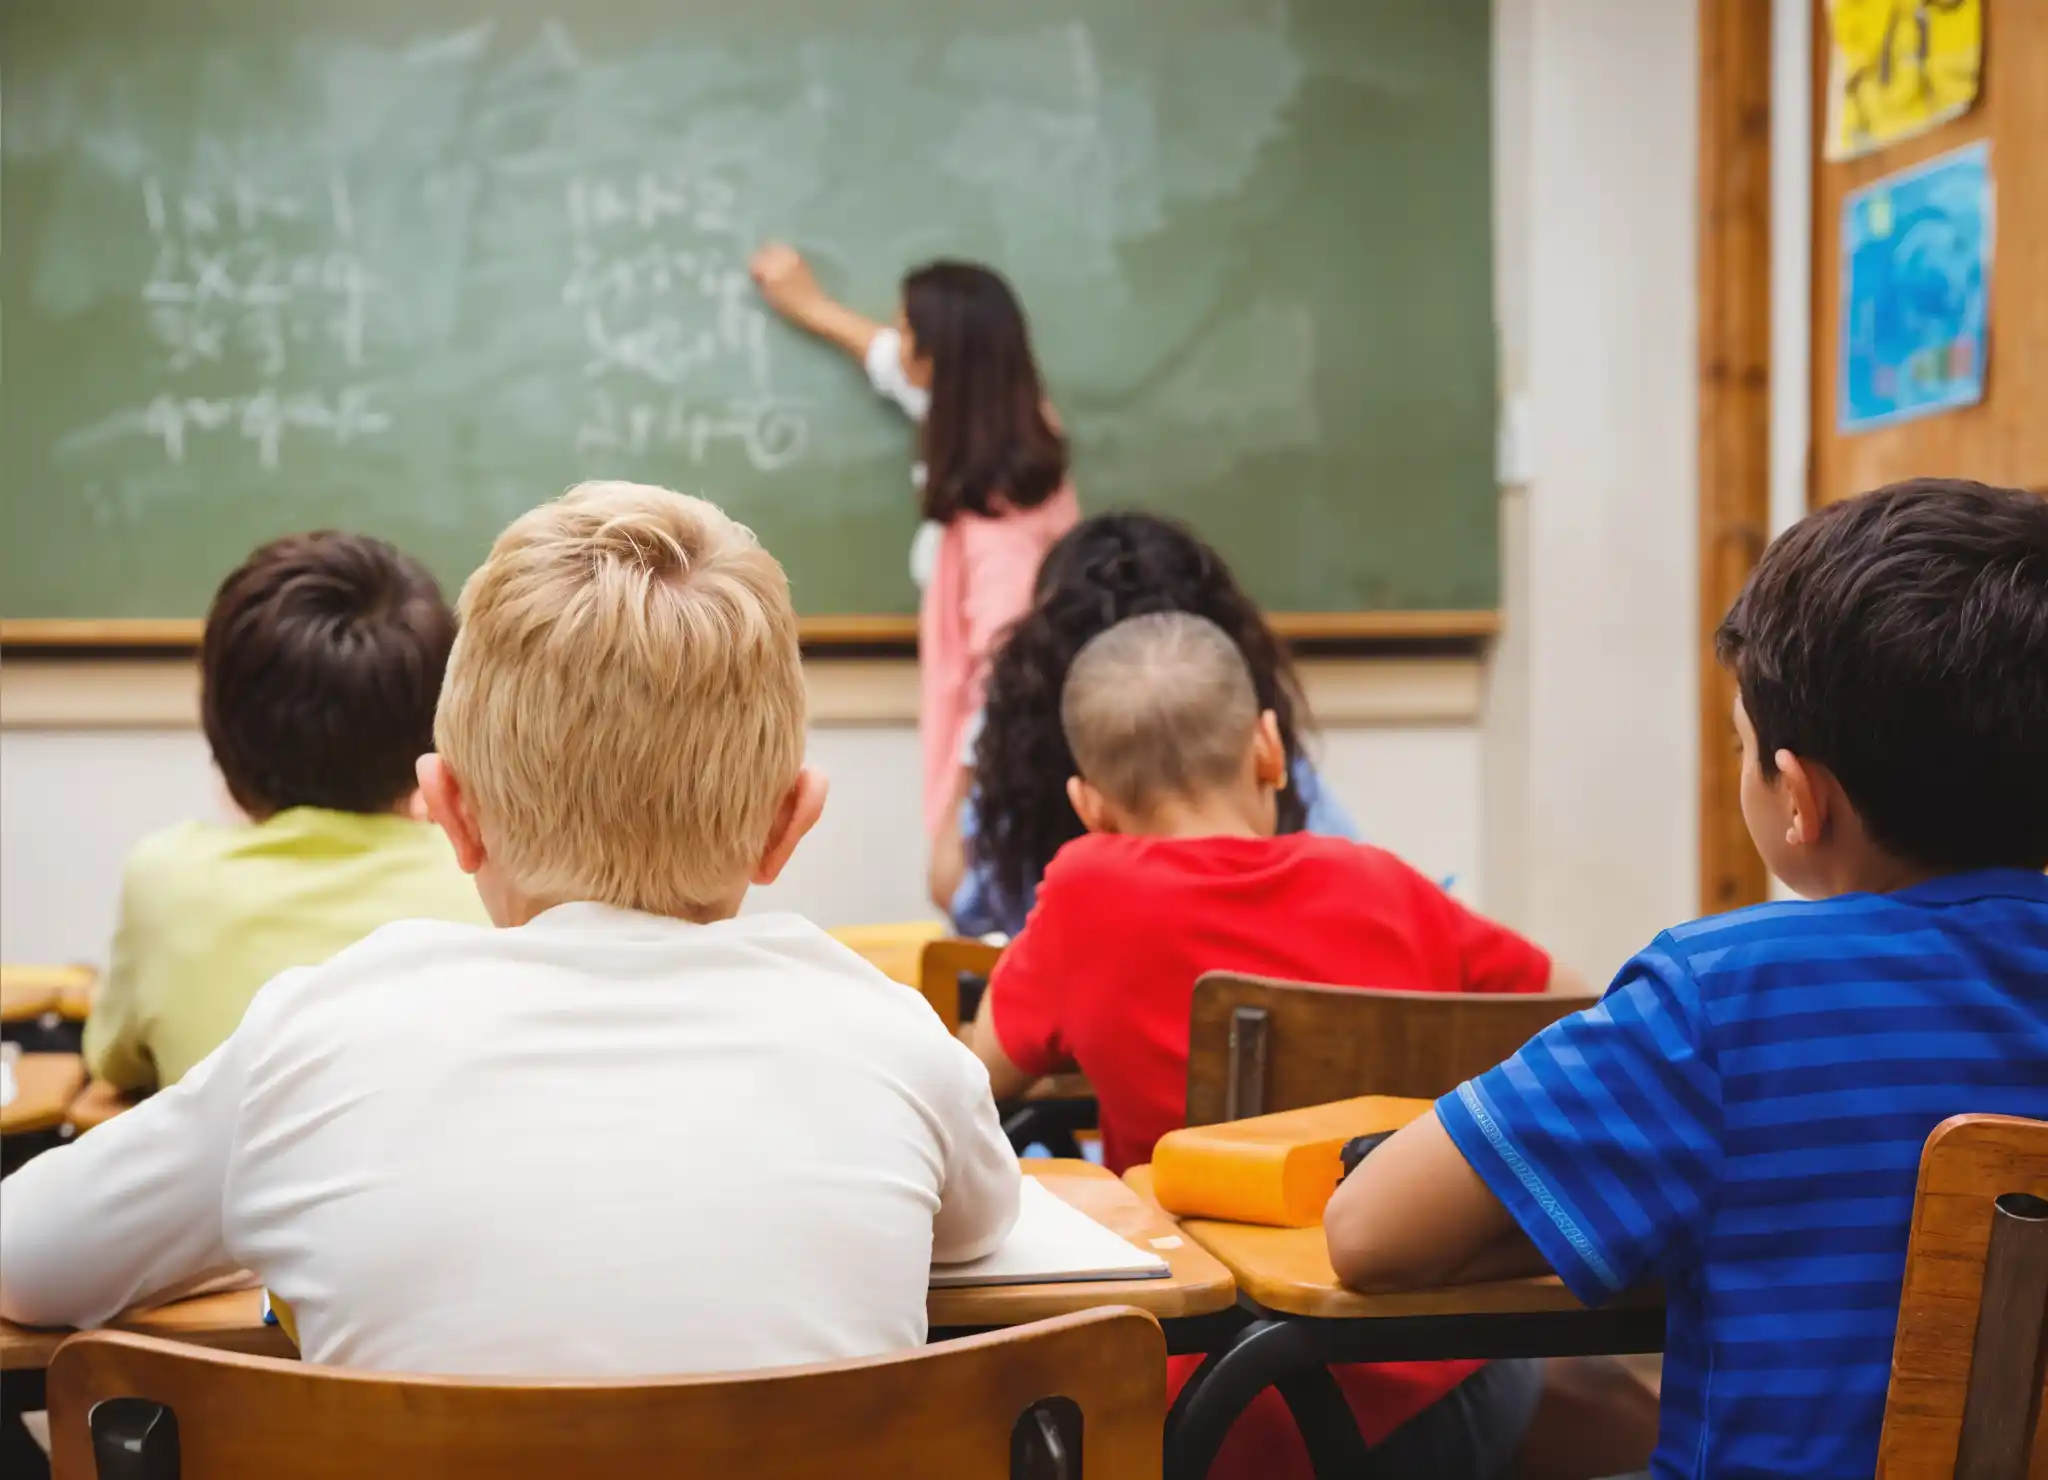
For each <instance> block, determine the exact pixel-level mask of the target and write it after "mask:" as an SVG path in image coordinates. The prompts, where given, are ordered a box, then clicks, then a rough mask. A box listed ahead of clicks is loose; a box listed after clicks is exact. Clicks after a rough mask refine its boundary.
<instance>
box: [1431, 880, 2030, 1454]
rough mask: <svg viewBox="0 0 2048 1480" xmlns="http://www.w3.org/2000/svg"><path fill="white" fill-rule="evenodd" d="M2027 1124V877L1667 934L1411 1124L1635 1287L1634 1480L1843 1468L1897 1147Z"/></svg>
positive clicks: (1874, 1388) (1880, 1275)
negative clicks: (1649, 1369)
mask: <svg viewBox="0 0 2048 1480" xmlns="http://www.w3.org/2000/svg"><path fill="white" fill-rule="evenodd" d="M1974 1112H1986V1113H1997V1114H2005V1115H2023V1116H2028V1117H2032V1118H2035V1119H2048V879H2044V878H2043V877H2042V876H2041V875H2039V874H2031V873H2025V872H2022V871H2019V870H1997V871H1986V872H1981V873H1971V874H1957V875H1951V876H1948V877H1945V878H1940V879H1936V880H1933V881H1931V882H1929V883H1925V884H1920V885H1916V886H1914V887H1913V888H1910V889H1903V890H1900V891H1899V892H1897V893H1895V894H1852V895H1844V896H1841V897H1839V898H1836V899H1829V900H1822V901H1817V902H1810V903H1809V902H1798V903H1786V904H1767V905H1760V906H1758V907H1757V908H1754V909H1748V910H1741V911H1738V912H1737V913H1734V914H1729V915H1720V916H1716V917H1714V918H1711V919H1706V920H1699V921H1695V922H1694V923H1692V924H1690V925H1684V926H1681V927H1679V928H1678V929H1676V930H1671V931H1667V932H1666V933H1665V934H1663V935H1661V936H1659V937H1658V938H1657V939H1656V940H1655V941H1653V942H1652V943H1651V945H1650V947H1649V948H1648V949H1647V950H1645V951H1644V952H1643V953H1642V954H1641V955H1639V956H1637V957H1636V958H1635V959H1634V960H1633V961H1631V962H1630V963H1629V964H1628V965H1627V966H1626V967H1625V968H1624V969H1623V970H1622V973H1621V975H1620V976H1619V977H1618V978H1616V980H1615V983H1614V985H1613V986H1612V987H1611V988H1609V989H1608V992H1607V995H1606V996H1605V997H1603V998H1602V999H1601V1001H1600V1004H1599V1005H1598V1006H1597V1007H1593V1008H1590V1009H1588V1010H1587V1011H1585V1012H1582V1013H1579V1014H1577V1015H1576V1016H1573V1017H1569V1018H1566V1019H1564V1020H1563V1021H1562V1022H1560V1023H1558V1024H1556V1025H1555V1026H1554V1027H1551V1028H1549V1029H1547V1030H1546V1031H1544V1032H1543V1033H1541V1034H1540V1035H1538V1036H1537V1037H1536V1038H1534V1039H1532V1040H1531V1041H1530V1042H1529V1043H1528V1044H1527V1045H1525V1046H1524V1047H1523V1049H1522V1050H1521V1052H1520V1053H1518V1054H1516V1055H1515V1056H1514V1057H1513V1058H1512V1059H1510V1060H1508V1062H1507V1063H1505V1064H1503V1065H1501V1066H1500V1067H1499V1068H1497V1069H1494V1070H1492V1071H1491V1072H1489V1073H1486V1074H1483V1075H1481V1076H1480V1077H1479V1078H1477V1079H1474V1080H1471V1081H1469V1082H1468V1083H1466V1084H1464V1085H1461V1086H1460V1087H1459V1088H1458V1089H1457V1090H1456V1091H1454V1092H1453V1093H1451V1094H1448V1095H1446V1096H1444V1098H1443V1099H1442V1100H1440V1101H1439V1102H1438V1103H1437V1115H1438V1117H1439V1118H1440V1119H1441V1120H1442V1122H1443V1125H1444V1128H1445V1130H1447V1131H1448V1132H1449V1133H1450V1136H1451V1139H1452V1140H1453V1141H1455V1142H1456V1143H1457V1145H1458V1149H1459V1150H1460V1151H1461V1152H1463V1153H1464V1155H1465V1159H1466V1160H1467V1161H1469V1162H1470V1163H1471V1164H1472V1167H1473V1169H1474V1170H1475V1171H1476V1172H1478V1173H1479V1175H1480V1176H1481V1177H1482V1178H1484V1179H1485V1181H1486V1184H1487V1186H1489V1187H1490V1188H1492V1189H1493V1192H1494V1194H1495V1195H1496V1196H1498V1197H1499V1198H1500V1200H1501V1201H1502V1202H1503V1203H1504V1204H1506V1206H1507V1208H1508V1210H1509V1211H1510V1212H1511V1213H1512V1214H1513V1215H1514V1217H1515V1219H1516V1221H1517V1222H1518V1223H1520V1224H1521V1226H1522V1228H1523V1229H1524V1231H1526V1232H1527V1233H1528V1235H1529V1237H1530V1238H1531V1239H1532V1240H1534V1242H1535V1244H1536V1247H1537V1248H1538V1249H1540V1250H1542V1252H1543V1254H1544V1256H1545V1257H1546V1258H1547V1259H1548V1260H1549V1261H1550V1263H1551V1265H1552V1266H1553V1267H1554V1268H1555V1269H1556V1270H1557V1272H1558V1274H1559V1275H1561V1276H1562V1277H1563V1279H1564V1282H1565V1283H1566V1284H1567V1285H1569V1286H1570V1287H1571V1290H1572V1293H1573V1294H1575V1295H1577V1296H1578V1297H1579V1298H1580V1299H1581V1300H1583V1301H1585V1302H1587V1303H1588V1304H1594V1303H1597V1302H1599V1301H1602V1300H1605V1299H1606V1298H1607V1297H1609V1296H1611V1295H1613V1294H1615V1293H1616V1292H1618V1291H1620V1290H1622V1289H1625V1288H1627V1287H1628V1286H1630V1285H1633V1284H1636V1283H1638V1282H1641V1281H1646V1280H1651V1279H1662V1280H1663V1281H1664V1283H1665V1289H1666V1292H1667V1294H1668V1297H1669V1302H1670V1304H1669V1313H1668V1317H1667V1328H1666V1348H1665V1361H1664V1390H1663V1417H1662V1425H1661V1430H1660V1433H1659V1435H1658V1444H1657V1454H1656V1460H1655V1465H1654V1469H1655V1473H1656V1474H1658V1475H1660V1476H1681V1475H1684V1476H1751V1475H1757V1476H1761V1475H1772V1476H1788V1475H1789V1476H1849V1475H1856V1476H1862V1477H1866V1480H1867V1477H1868V1476H1869V1475H1870V1474H1871V1473H1872V1471H1873V1470H1874V1469H1875V1467H1876V1464H1877V1440H1878V1431H1879V1429H1880V1427H1881V1426H1882V1423H1883V1418H1884V1399H1885V1388H1886V1385H1887V1383H1888V1381H1889V1377H1890V1369H1891V1354H1892V1337H1893V1334H1894V1328H1895V1327H1896V1325H1897V1321H1898V1308H1899V1289H1900V1285H1901V1283H1902V1281H1903V1279H1904V1275H1905V1264H1906V1237H1907V1232H1908V1228H1909V1225H1910V1221H1911V1217H1912V1209H1913V1189H1914V1183H1915V1179H1916V1176H1917V1174H1918V1170H1919V1164H1920V1148H1921V1146H1922V1145H1923V1144H1924V1143H1925V1142H1926V1140H1927V1136H1928V1133H1929V1132H1930V1131H1932V1130H1933V1129H1934V1128H1935V1127H1936V1126H1937V1125H1939V1124H1940V1123H1941V1122H1942V1121H1943V1120H1945V1119H1947V1118H1948V1117H1949V1116H1952V1115H1960V1114H1964V1113H1974Z"/></svg>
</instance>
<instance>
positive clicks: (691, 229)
mask: <svg viewBox="0 0 2048 1480" xmlns="http://www.w3.org/2000/svg"><path fill="white" fill-rule="evenodd" d="M737 206H738V202H737V199H736V192H735V191H734V189H733V187H732V186H731V185H730V184H729V183H728V182H725V181H722V180H719V179H716V178H710V177H700V176H697V175H694V174H692V173H691V172H689V171H687V170H684V169H680V168H679V169H674V170H668V171H649V170H639V171H629V172H624V173H620V174H616V175H597V176H578V177H575V178H572V179H571V180H569V181H568V184H567V188H566V190H565V193H564V210H565V212H566V215H567V221H568V227H569V243H570V245H569V252H570V267H569V273H568V276H567V277H566V279H565V280H564V281H563V283H562V289H561V298H562V306H563V307H564V308H565V309H567V310H568V311H569V312H571V313H573V314H575V315H576V316H577V319H578V322H579V323H580V324H581V326H582V329H583V343H584V347H585V350H586V351H587V356H588V357H587V359H586V361H585V363H584V366H583V379H584V392H583V394H584V402H583V418H582V421H581V424H580V425H579V426H578V427H577V430H576V450H577V451H579V452H589V451H615V452H627V453H633V454H645V453H648V452H653V451H656V450H661V449H675V450H678V451H680V452H682V453H683V454H684V455H686V456H688V458H689V459H690V460H691V461H692V462H702V461H703V460H704V458H705V456H706V455H707V454H708V452H709V451H710V450H711V448H712V446H713V445H714V444H716V443H722V442H736V443H737V444H738V445H739V447H740V448H741V450H742V451H743V452H744V453H745V455H746V458H747V460H748V462H750V463H751V464H752V465H753V466H754V467H756V468H758V469H760V470H762V471H764V472H770V471H773V470H774V469H776V468H781V467H786V466H788V465H789V464H790V463H792V462H795V461H796V460H797V459H798V458H800V457H802V456H803V453H804V449H805V448H806V447H807V446H808V445H809V442H810V428H809V425H808V424H807V423H806V421H805V419H804V416H803V408H802V406H801V404H800V403H798V402H796V401H793V400H791V399H789V398H787V397H783V396H778V395H776V394H775V392H774V389H773V386H772V383H771V379H770V373H769V360H768V320H767V315H766V314H765V313H764V312H763V311H762V309H761V307H760V304H759V300H758V299H757V298H756V297H755V294H754V289H753V284H752V283H751V282H749V281H748V278H747V274H746V270H745V268H744V267H743V266H741V265H740V264H741V263H742V262H743V261H744V259H745V252H746V249H747V247H748V245H749V244H750V234H749V233H748V231H747V228H746V227H745V225H744V223H743V222H742V221H741V220H740V218H739V215H738V211H737Z"/></svg>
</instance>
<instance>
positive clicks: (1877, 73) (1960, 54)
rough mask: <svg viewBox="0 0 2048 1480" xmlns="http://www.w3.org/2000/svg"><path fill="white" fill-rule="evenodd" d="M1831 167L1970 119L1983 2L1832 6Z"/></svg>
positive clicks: (1980, 58)
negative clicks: (1966, 115) (1967, 116)
mask: <svg viewBox="0 0 2048 1480" xmlns="http://www.w3.org/2000/svg"><path fill="white" fill-rule="evenodd" d="M1828 29H1829V31H1830V32H1831V33H1832V36H1833V42H1834V44H1833V46H1832V47H1831V48H1830V49H1831V51H1832V53H1833V55H1832V59H1831V61H1830V63H1829V66H1828V135H1827V157H1828V158H1829V159H1854V158H1855V157H1856V156H1857V155H1859V154H1868V153H1870V152H1871V151H1872V150H1873V149H1882V148H1884V146H1885V145H1887V144H1895V143H1897V142H1898V141H1899V140H1900V139H1910V138H1912V137H1913V135H1915V134H1920V133H1925V132H1926V131H1927V130H1928V129H1931V128H1933V127H1934V126H1935V125H1936V124H1938V123H1943V122H1945V121H1947V120H1948V119H1951V118H1954V117H1955V116H1956V115H1957V114H1959V113H1966V112H1968V111H1969V108H1970V105H1971V104H1972V103H1974V102H1975V101H1976V100H1977V80H1978V78H1979V76H1980V75H1981V74H1982V71H1983V62H1984V7H1983V0H1828Z"/></svg>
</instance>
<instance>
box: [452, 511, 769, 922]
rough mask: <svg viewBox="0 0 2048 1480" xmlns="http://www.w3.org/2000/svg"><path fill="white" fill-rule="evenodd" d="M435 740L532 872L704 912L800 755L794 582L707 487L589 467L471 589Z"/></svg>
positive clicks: (491, 834) (504, 845)
mask: <svg viewBox="0 0 2048 1480" xmlns="http://www.w3.org/2000/svg"><path fill="white" fill-rule="evenodd" d="M457 617H458V620H459V622H460V628H459V630H458V632H457V635H456V638H455V649H454V651H453V653H451V654H450V656H449V659H448V676H447V680H446V683H445V684H444V686H443V688H442V690H441V704H440V709H439V711H438V713H437V714H436V716H435V721H434V741H435V744H436V746H437V748H438V749H439V750H440V752H441V754H442V755H443V756H444V757H446V759H447V762H448V765H449V767H450V769H451V770H453V771H454V773H455V776H456V778H457V780H458V781H459V782H460V783H461V785H462V787H463V790H464V793H465V795H466V796H467V797H468V798H469V800H470V804H471V806H472V808H473V810H474V815H475V819H476V823H477V826H478V828H479V829H480V831H481V832H482V834H483V838H484V844H485V848H486V850H487V851H488V852H489V854H490V856H491V858H492V859H493V860H495V861H496V862H497V863H498V864H499V866H500V867H502V868H503V869H504V871H505V873H506V876H507V877H508V878H509V879H510V880H512V881H513V882H514V883H515V884H516V885H517V886H518V887H519V888H521V889H522V890H524V891H525V892H527V893H529V894H531V895H533V896H535V897H538V898H544V899H553V900H570V899H577V900H594V901H598V902H601V903H604V904H611V905H618V906H620V907H622V908H626V909H636V910H646V911H649V912H652V913H655V914H663V915H676V916H681V917H684V918H691V917H695V916H699V915H701V914H702V913H703V912H705V911H706V910H707V909H708V908H711V907H713V906H715V905H716V904H717V903H718V902H720V901H721V900H723V899H725V898H727V897H729V896H730V895H731V894H732V892H733V891H734V890H735V889H737V888H742V887H744V885H745V884H746V882H747V877H748V874H749V873H750V871H751V870H752V868H753V866H754V865H755V863H756V862H757V861H758V860H759V858H760V857H761V854H762V851H763V849H764V848H765V847H766V844H767V841H768V834H769V831H770V829H771V828H772V827H773V825H774V821H775V816H776V812H777V810H778V808H779V806H780V804H781V802H782V799H783V798H784V796H785V795H786V794H787V792H788V790H789V787H790V786H791V784H792V783H793V782H794V781H795V779H796V775H797V772H798V770H799V769H800V768H801V766H802V764H803V745H804V686H803V673H802V669H801V666H800V664H799V661H798V657H797V633H796V613H795V612H794V610H792V608H791V606H790V602H789V582H788V580H787V578H786V577H785V576H784V575H783V573H782V567H781V566H780V565H778V564H777V563H776V561H775V558H774V557H773V556H772V555H770V554H769V553H768V552H767V551H766V550H764V549H762V548H761V546H760V544H759V543H758V542H757V541H756V540H755V538H754V535H753V533H752V531H750V530H748V529H746V528H745V527H744V526H742V525H739V524H735V523H734V522H733V521H732V520H731V519H729V518H727V517H726V516H725V514H724V513H723V512H721V511H720V510H719V509H718V508H717V507H716V506H715V505H712V504H709V503H706V502H705V501H704V500H702V499H696V498H690V497H688V496H686V495H684V494H680V493H672V492H670V491H669V490H668V489H666V488H652V487H648V486H647V485H645V484H639V483H614V482H595V483H582V484H579V485H577V486H576V487H574V488H572V489H570V490H569V491H568V492H567V493H565V494H563V495H562V496H561V497H560V498H558V499H556V500H554V501H553V502H552V503H547V504H543V505H542V506H541V507H539V508H538V509H535V510H533V511H532V512H531V513H529V514H526V515H524V516H522V517H521V518H519V519H518V520H515V521H514V522H513V524H512V526H511V527H510V528H509V529H507V530H506V531H505V532H504V533H503V534H501V535H499V536H498V539H497V543H496V544H494V545H492V546H491V553H490V557H489V558H488V559H486V560H485V561H484V563H483V565H482V566H481V567H480V568H479V569H478V570H477V571H476V573H475V574H474V575H472V576H471V577H470V578H469V580H468V582H467V583H466V584H465V585H464V586H463V588H462V597H461V600H460V602H459V603H458V605H457Z"/></svg>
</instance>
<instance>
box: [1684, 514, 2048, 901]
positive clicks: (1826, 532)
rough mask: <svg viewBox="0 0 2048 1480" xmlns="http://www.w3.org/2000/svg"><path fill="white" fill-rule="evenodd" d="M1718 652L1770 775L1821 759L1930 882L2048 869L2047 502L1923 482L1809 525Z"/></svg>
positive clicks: (1796, 530) (1765, 578)
mask: <svg viewBox="0 0 2048 1480" xmlns="http://www.w3.org/2000/svg"><path fill="white" fill-rule="evenodd" d="M1715 645H1716V648H1717V650H1718V652H1719V654H1720V658H1721V661H1722V662H1723V663H1724V664H1726V665H1728V666H1729V667H1730V668H1732V669H1733V670H1734V673H1735V679H1736V683H1737V684H1738V686H1739V687H1740V689H1741V693H1742V703H1743V707H1744V708H1745V709H1746V710H1747V711H1748V714H1749V720H1750V724H1751V725H1752V727H1754V729H1755V731H1756V739H1757V751H1758V757H1759V761H1760V764H1761V765H1762V767H1763V772H1764V774H1765V775H1766V776H1775V775H1776V774H1777V764H1776V760H1775V757H1776V754H1777V752H1778V751H1780V750H1789V751H1791V752H1792V753H1793V754H1794V755H1797V756H1799V757H1801V758H1802V759H1805V760H1812V761H1818V762H1820V763H1821V764H1822V765H1824V766H1826V767H1827V768H1828V769H1829V770H1830V771H1832V772H1833V773H1834V775H1835V777H1836V778H1837V779H1838V780H1839V781H1840V782H1841V784H1842V789H1843V791H1845V792H1846V793H1847V794H1848V797H1849V801H1850V803H1851V804H1852V805H1853V806H1854V807H1855V808H1856V812H1857V815H1858V816H1859V817H1860V818H1861V819H1862V820H1863V823H1864V825H1865V826H1866V827H1867V828H1868V829H1869V830H1870V834H1871V836H1872V838H1873V839H1874V840H1875V841H1876V842H1877V843H1878V845H1879V846H1881V847H1883V848H1884V849H1886V850H1887V851H1888V852H1890V853H1892V854H1894V855H1895V856H1896V857H1898V858H1900V859H1902V860H1905V861H1907V862H1910V863H1914V864H1917V865H1919V866H1921V867H1923V868H1929V869H1936V870H1940V871H1943V872H1951V871H1961V870H1965V869H1973V868H1988V867H1997V866H2016V867H2020V868H2028V869H2039V868H2042V867H2043V866H2048V501H2044V500H2042V499H2041V498H2039V497H2036V496H2035V495H2033V494H2029V493H2024V492H2021V491H2019V490H2017V489H2010V488H1990V487H1987V486H1985V485H1984V484H1981V483H1969V482H1964V481H1961V480H1959V479H1948V478H1920V479H1914V480H1913V481H1911V482H1906V483H1894V484H1892V485H1890V486H1889V487H1886V488H1880V489H1878V490H1877V491H1876V492H1874V493H1866V494H1864V495H1862V496H1861V497H1859V498H1853V499H1849V500H1847V501H1846V502H1843V503H1839V504H1835V505H1833V506H1831V507H1829V508H1826V509H1823V510H1821V511H1819V512H1818V513H1815V514H1812V515H1809V516H1808V517H1807V518H1805V519H1803V520H1801V521H1800V522H1799V523H1798V524H1796V525H1794V526H1793V527H1792V528H1791V529H1789V530H1787V531H1786V532H1785V533H1784V534H1782V535H1780V536H1779V537H1778V538H1777V539H1776V540H1775V541H1773V542H1772V544H1771V547H1770V548H1769V549H1768V550H1766V551H1765V552H1764V556H1763V559H1762V560H1761V561H1760V562H1759V563H1758V565H1757V568H1756V570H1755V571H1754V572H1753V573H1752V574H1751V575H1750V578H1749V581H1748V583H1747V584H1746V585H1745V586H1744V587H1743V589H1742V594H1741V596H1739V597H1738V598H1737V599H1736V602H1735V606H1734V609H1733V610H1731V611H1730V612H1729V613H1728V617H1727V620H1726V621H1724V622H1723V623H1722V624H1721V629H1720V632H1719V633H1718V635H1717V637H1716V643H1715Z"/></svg>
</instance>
